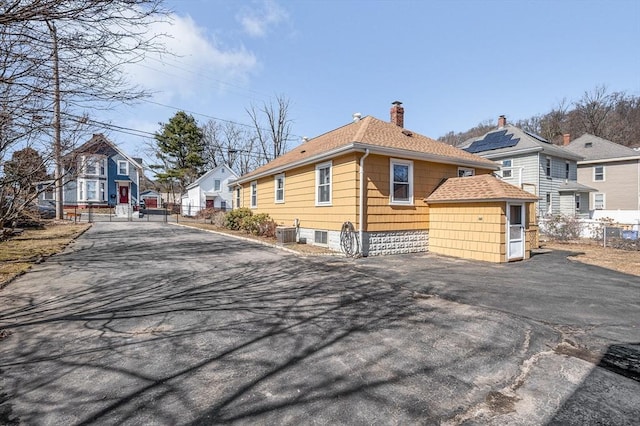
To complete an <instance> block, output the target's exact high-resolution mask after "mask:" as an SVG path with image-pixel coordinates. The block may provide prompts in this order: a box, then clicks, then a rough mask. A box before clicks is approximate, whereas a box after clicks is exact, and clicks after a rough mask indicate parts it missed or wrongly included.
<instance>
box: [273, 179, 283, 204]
mask: <svg viewBox="0 0 640 426" xmlns="http://www.w3.org/2000/svg"><path fill="white" fill-rule="evenodd" d="M274 186H275V202H276V203H284V173H281V174H279V175H276V176H275V178H274Z"/></svg>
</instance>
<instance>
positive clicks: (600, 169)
mask: <svg viewBox="0 0 640 426" xmlns="http://www.w3.org/2000/svg"><path fill="white" fill-rule="evenodd" d="M593 180H594V181H604V166H595V167H594V168H593Z"/></svg>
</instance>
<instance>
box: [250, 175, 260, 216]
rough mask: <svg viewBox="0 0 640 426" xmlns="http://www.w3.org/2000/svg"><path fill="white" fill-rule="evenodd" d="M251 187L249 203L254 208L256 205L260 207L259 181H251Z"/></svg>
mask: <svg viewBox="0 0 640 426" xmlns="http://www.w3.org/2000/svg"><path fill="white" fill-rule="evenodd" d="M250 188H251V191H250V192H249V197H250V201H249V205H250V206H251V208H252V209H255V208H256V207H258V181H257V180H254V181H253V182H251V183H250Z"/></svg>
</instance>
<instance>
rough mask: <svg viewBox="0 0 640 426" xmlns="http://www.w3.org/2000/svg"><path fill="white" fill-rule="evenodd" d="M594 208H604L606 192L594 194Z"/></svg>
mask: <svg viewBox="0 0 640 426" xmlns="http://www.w3.org/2000/svg"><path fill="white" fill-rule="evenodd" d="M593 208H594V209H596V210H604V194H602V193H596V194H593Z"/></svg>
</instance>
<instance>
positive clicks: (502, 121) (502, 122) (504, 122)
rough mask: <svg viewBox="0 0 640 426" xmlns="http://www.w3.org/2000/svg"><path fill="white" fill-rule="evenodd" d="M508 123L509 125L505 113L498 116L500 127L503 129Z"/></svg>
mask: <svg viewBox="0 0 640 426" xmlns="http://www.w3.org/2000/svg"><path fill="white" fill-rule="evenodd" d="M506 125H507V117H505V116H504V115H501V116H500V117H498V129H502V128H503V127H504V126H506Z"/></svg>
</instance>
